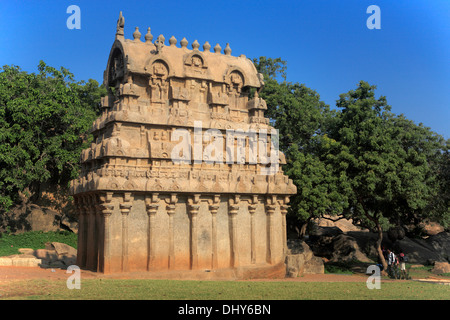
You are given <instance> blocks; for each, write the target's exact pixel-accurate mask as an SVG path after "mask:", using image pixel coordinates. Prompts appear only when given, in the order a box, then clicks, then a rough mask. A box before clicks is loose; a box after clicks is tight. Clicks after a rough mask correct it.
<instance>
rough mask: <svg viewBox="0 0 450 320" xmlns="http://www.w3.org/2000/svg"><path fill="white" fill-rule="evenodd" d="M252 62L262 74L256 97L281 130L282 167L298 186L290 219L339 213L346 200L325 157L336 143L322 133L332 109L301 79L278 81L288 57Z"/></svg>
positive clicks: (332, 113) (304, 220) (330, 116)
mask: <svg viewBox="0 0 450 320" xmlns="http://www.w3.org/2000/svg"><path fill="white" fill-rule="evenodd" d="M253 61H254V63H255V65H256V68H257V70H258V71H259V72H261V73H263V74H264V81H265V86H264V89H263V90H262V92H261V93H260V96H261V97H262V98H264V99H265V100H266V102H267V108H268V110H267V113H266V115H267V116H268V117H269V118H270V119H271V120H272V124H273V125H274V126H275V128H276V129H277V130H278V131H279V142H280V150H281V151H283V152H284V153H285V155H286V159H287V164H286V166H285V167H284V171H285V173H286V174H288V175H289V177H290V178H291V179H293V182H294V184H295V185H296V186H297V189H298V193H297V195H296V196H293V197H291V208H290V213H289V215H290V218H294V220H297V222H298V223H299V224H302V225H303V226H306V222H307V221H309V220H310V219H311V218H317V217H320V216H322V215H325V214H327V215H335V214H338V213H340V212H341V211H342V210H343V206H344V205H345V203H346V200H345V196H343V194H344V193H343V192H341V191H340V188H341V185H342V184H341V183H340V181H339V177H338V176H336V175H335V174H334V172H333V170H330V167H329V164H327V162H326V161H325V160H326V158H327V154H328V153H329V152H330V151H331V150H333V148H335V147H336V145H335V141H333V140H331V139H330V138H328V136H327V135H326V127H327V126H328V122H329V121H330V119H331V118H332V117H333V115H334V112H332V111H331V110H330V108H329V106H328V105H326V104H325V103H324V102H323V101H321V100H320V96H319V94H317V92H316V91H314V90H312V89H310V88H308V87H306V86H305V85H304V84H299V83H289V82H286V81H282V82H279V81H278V80H276V79H277V78H280V77H281V78H283V79H285V71H286V62H284V61H282V60H281V59H280V58H277V59H270V58H269V59H267V58H265V57H260V58H259V59H254V60H253ZM304 231H305V230H304V228H303V230H302V233H303V232H304Z"/></svg>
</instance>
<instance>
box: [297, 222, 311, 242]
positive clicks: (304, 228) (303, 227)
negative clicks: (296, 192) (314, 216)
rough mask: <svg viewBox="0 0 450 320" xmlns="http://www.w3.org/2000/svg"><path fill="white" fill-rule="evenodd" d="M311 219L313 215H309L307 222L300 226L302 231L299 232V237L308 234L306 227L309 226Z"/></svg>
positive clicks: (301, 237)
mask: <svg viewBox="0 0 450 320" xmlns="http://www.w3.org/2000/svg"><path fill="white" fill-rule="evenodd" d="M310 221H311V217H309V218H308V219H307V220H306V221H305V223H303V224H302V226H301V227H300V232H299V235H298V236H299V238H300V239H303V237H304V236H305V235H306V228H307V227H308V224H309V222H310Z"/></svg>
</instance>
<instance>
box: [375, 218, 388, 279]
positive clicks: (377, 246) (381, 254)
mask: <svg viewBox="0 0 450 320" xmlns="http://www.w3.org/2000/svg"><path fill="white" fill-rule="evenodd" d="M376 227H377V232H378V239H377V242H376V249H377V253H378V258H379V259H380V262H381V264H382V265H383V270H387V263H386V259H384V255H383V251H382V250H381V242H382V241H383V229H381V225H380V223H379V222H377V223H376Z"/></svg>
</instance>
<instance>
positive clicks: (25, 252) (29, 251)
mask: <svg viewBox="0 0 450 320" xmlns="http://www.w3.org/2000/svg"><path fill="white" fill-rule="evenodd" d="M18 251H19V253H23V254H28V255H30V254H31V255H33V254H34V249H31V248H20V249H19V250H18Z"/></svg>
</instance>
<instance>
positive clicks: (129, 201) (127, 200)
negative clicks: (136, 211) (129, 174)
mask: <svg viewBox="0 0 450 320" xmlns="http://www.w3.org/2000/svg"><path fill="white" fill-rule="evenodd" d="M123 200H124V201H123V203H121V204H120V205H119V206H120V213H121V214H122V265H121V269H122V272H126V271H128V214H129V213H130V210H131V207H132V205H133V197H132V195H131V192H126V193H125V194H124V197H123Z"/></svg>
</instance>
